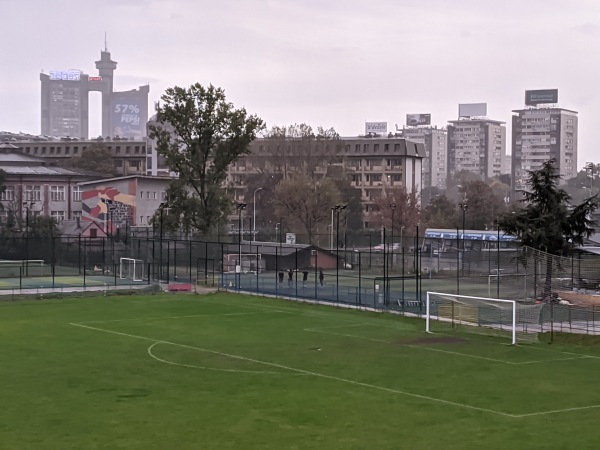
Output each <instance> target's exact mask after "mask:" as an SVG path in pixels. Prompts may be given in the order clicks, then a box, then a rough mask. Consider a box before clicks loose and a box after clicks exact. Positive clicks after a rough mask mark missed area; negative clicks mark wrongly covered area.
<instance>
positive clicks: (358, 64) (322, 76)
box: [0, 0, 600, 167]
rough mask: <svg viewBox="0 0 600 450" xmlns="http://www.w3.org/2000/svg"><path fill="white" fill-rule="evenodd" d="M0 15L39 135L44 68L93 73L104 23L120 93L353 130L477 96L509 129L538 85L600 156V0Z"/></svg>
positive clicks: (6, 69)
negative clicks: (193, 100) (205, 90)
mask: <svg viewBox="0 0 600 450" xmlns="http://www.w3.org/2000/svg"><path fill="white" fill-rule="evenodd" d="M0 17H1V18H2V27H0V39H1V40H0V42H2V43H3V44H2V47H1V48H2V64H1V65H0V130H6V131H24V132H29V133H39V132H40V118H39V115H40V112H39V109H40V100H39V95H40V82H39V72H40V71H41V70H42V69H43V70H45V71H46V72H48V71H49V70H62V69H71V68H73V69H81V70H83V71H84V72H86V73H88V74H92V75H93V74H95V73H96V71H95V68H94V61H95V60H97V59H99V57H100V50H101V49H102V48H103V47H104V32H105V31H106V32H107V33H108V48H109V50H110V51H111V53H112V57H113V59H114V60H116V61H118V63H119V64H118V67H117V71H116V76H115V88H116V89H119V90H125V89H133V88H135V87H137V86H138V85H139V84H145V83H147V82H149V83H150V101H151V105H152V102H153V101H155V100H158V98H159V97H160V95H161V94H162V92H163V91H164V90H165V89H166V88H167V87H169V86H173V85H179V86H185V85H189V84H191V83H194V82H196V81H198V82H200V83H203V84H208V83H212V84H214V85H216V86H220V87H222V88H224V89H225V91H226V93H227V97H228V99H229V100H230V101H231V102H233V103H234V104H235V105H236V106H245V107H246V108H247V109H248V110H249V111H250V112H252V113H256V114H258V115H259V116H260V117H262V118H263V119H264V120H265V121H266V122H267V125H268V126H269V127H270V126H272V125H287V124H293V123H300V122H306V123H309V124H311V125H313V126H318V125H322V126H324V127H334V128H335V129H336V130H337V131H338V132H339V133H340V134H342V135H345V136H353V135H358V134H362V133H364V122H365V121H387V122H388V129H393V128H394V124H395V123H397V124H399V125H400V126H401V125H402V124H403V123H404V121H405V114H407V113H431V114H432V122H433V124H435V125H438V126H444V125H446V123H447V120H451V119H455V118H456V117H457V110H458V106H457V105H458V103H474V102H487V103H488V116H489V117H490V118H493V119H496V120H503V121H506V122H508V123H507V125H510V123H509V122H510V117H511V110H512V109H517V108H521V107H523V101H524V91H525V89H545V88H558V89H559V101H560V106H562V107H564V108H568V109H574V110H576V111H578V112H579V117H580V122H579V136H580V142H579V157H578V160H579V161H578V165H579V166H580V167H581V166H583V165H584V164H585V162H586V161H595V162H600V155H599V153H598V151H597V149H596V148H597V143H596V141H597V139H595V138H594V137H593V136H594V133H595V132H596V130H597V129H598V127H599V126H600V108H598V103H599V102H598V101H599V95H598V80H600V61H599V60H598V53H599V52H598V50H599V45H598V44H599V39H600V2H597V1H595V0H589V1H585V0H575V1H570V2H564V1H557V0H503V1H494V2H492V1H486V0H454V1H449V0H371V1H370V2H365V1H357V0H320V1H317V0H296V1H292V0H264V1H258V0H218V1H216V0H210V1H209V0H102V1H98V0H96V1H90V0H80V1H78V2H73V1H67V0H0ZM94 105H98V107H99V94H98V97H94V95H92V97H91V107H92V108H93V106H94ZM91 114H92V119H91V125H90V135H91V136H95V135H98V134H100V117H99V116H100V114H99V111H97V112H95V111H92V112H91ZM508 128H509V131H510V126H509V127H508ZM510 150H511V149H510V134H508V143H507V151H508V152H510Z"/></svg>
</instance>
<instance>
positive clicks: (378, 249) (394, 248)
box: [373, 242, 400, 252]
mask: <svg viewBox="0 0 600 450" xmlns="http://www.w3.org/2000/svg"><path fill="white" fill-rule="evenodd" d="M373 251H374V252H383V244H378V245H376V246H375V247H373ZM386 251H388V252H389V251H393V252H399V251H400V244H399V243H397V242H396V243H395V244H387V250H386Z"/></svg>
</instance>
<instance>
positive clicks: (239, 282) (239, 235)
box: [236, 203, 246, 289]
mask: <svg viewBox="0 0 600 450" xmlns="http://www.w3.org/2000/svg"><path fill="white" fill-rule="evenodd" d="M236 209H237V210H238V265H239V268H240V270H239V272H238V271H237V267H236V272H237V273H238V289H239V288H240V284H241V281H242V280H241V276H242V211H243V210H244V209H246V203H238V204H237V206H236Z"/></svg>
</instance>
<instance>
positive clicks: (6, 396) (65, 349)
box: [0, 294, 600, 450]
mask: <svg viewBox="0 0 600 450" xmlns="http://www.w3.org/2000/svg"><path fill="white" fill-rule="evenodd" d="M424 328H425V324H424V321H423V320H421V319H412V318H406V317H400V316H396V315H392V314H376V313H369V312H360V311H354V310H343V309H336V308H332V307H326V306H314V305H309V304H301V303H293V302H288V301H284V300H274V299H267V298H261V297H254V296H247V295H236V294H211V295H204V296H195V295H146V296H141V295H140V296H125V297H96V298H88V299H63V300H47V301H43V302H40V301H23V302H12V303H9V302H6V303H0V398H1V399H2V407H1V408H0V448H2V449H61V450H64V449H92V448H110V449H168V448H171V447H173V448H177V449H178V450H179V449H371V448H372V449H435V448H443V449H507V448H511V449H519V450H523V449H542V448H544V449H559V448H560V449H587V448H590V449H592V448H597V447H598V442H599V441H600V428H599V427H598V425H597V424H598V422H599V421H600V390H599V389H598V372H599V369H600V349H597V348H595V347H594V346H592V345H587V346H584V345H567V344H556V343H555V344H553V345H547V344H541V343H540V344H529V345H519V346H511V345H506V344H507V343H508V342H509V340H508V339H498V338H486V337H483V336H476V335H472V334H452V335H441V334H435V335H431V334H426V333H424V332H423V331H424ZM590 339H593V338H590Z"/></svg>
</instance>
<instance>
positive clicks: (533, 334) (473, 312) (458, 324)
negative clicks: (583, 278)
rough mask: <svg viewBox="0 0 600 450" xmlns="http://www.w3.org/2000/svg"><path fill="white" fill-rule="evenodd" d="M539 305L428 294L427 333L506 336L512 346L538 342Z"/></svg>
mask: <svg viewBox="0 0 600 450" xmlns="http://www.w3.org/2000/svg"><path fill="white" fill-rule="evenodd" d="M541 311H542V305H541V304H531V303H520V302H517V301H515V300H503V299H498V298H486V297H472V296H468V295H457V294H444V293H440V292H428V293H427V303H426V312H425V314H426V316H425V318H426V331H427V332H429V333H435V332H447V331H449V330H451V329H460V331H462V332H470V333H477V334H484V335H494V336H507V337H509V338H510V340H511V343H512V344H516V343H517V341H531V340H535V339H537V332H538V331H539V322H540V314H541Z"/></svg>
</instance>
